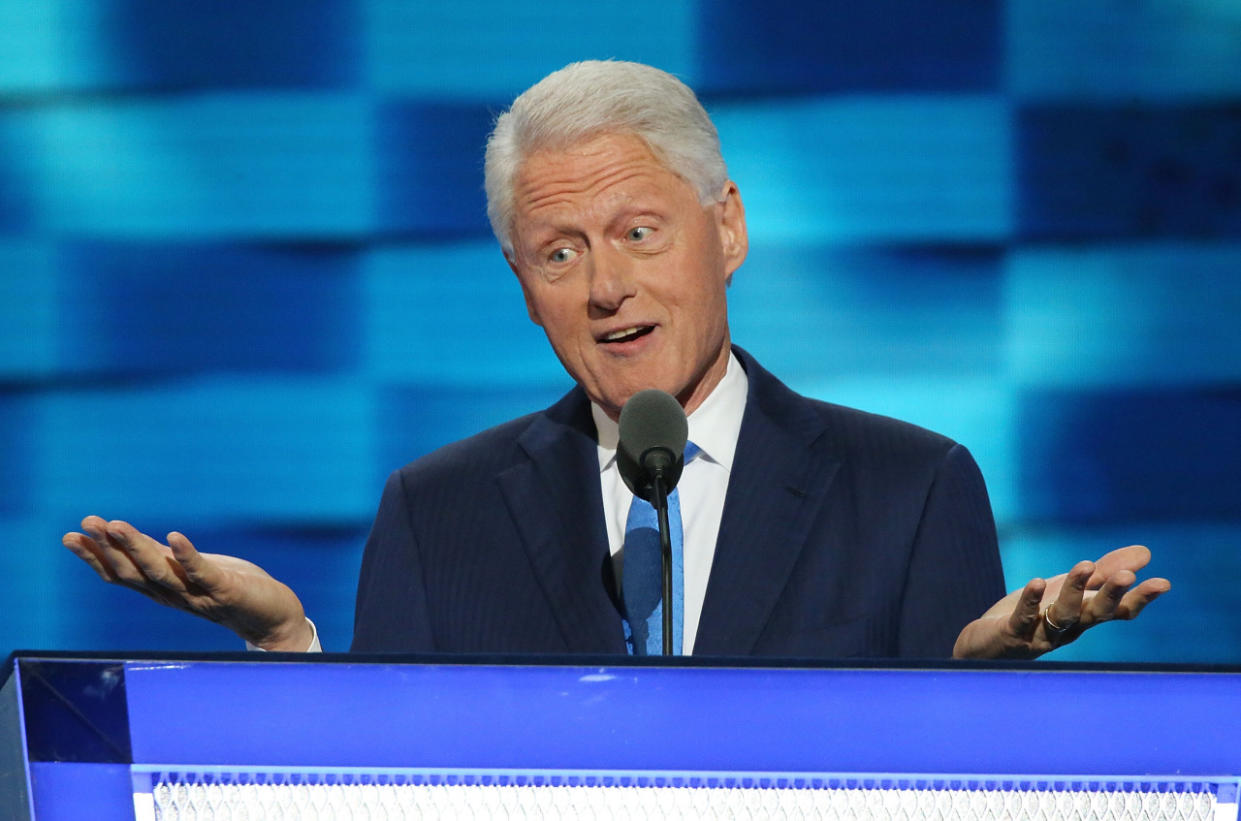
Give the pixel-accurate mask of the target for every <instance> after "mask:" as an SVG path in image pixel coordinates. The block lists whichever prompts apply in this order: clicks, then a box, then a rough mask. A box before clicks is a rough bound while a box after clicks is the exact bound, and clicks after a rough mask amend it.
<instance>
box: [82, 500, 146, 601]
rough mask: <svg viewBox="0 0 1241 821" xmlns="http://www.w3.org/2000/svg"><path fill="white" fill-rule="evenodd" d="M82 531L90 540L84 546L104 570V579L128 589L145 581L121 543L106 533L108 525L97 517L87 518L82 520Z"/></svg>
mask: <svg viewBox="0 0 1241 821" xmlns="http://www.w3.org/2000/svg"><path fill="white" fill-rule="evenodd" d="M82 529H83V530H85V531H86V533H87V534H88V535H87V537H86V538H89V539H90V540H91V543H90V544H89V545H86V546H87V547H88V548H90V549H91V550H92V552H93V553H94V555H95V557H96V558H97V559H98V560H99V562H100V564H101V565H102V567H103V568H104V569H105V572H104V579H105V580H107V581H109V582H115V583H117V584H124V585H128V586H130V587H140V586H141V585H142V584H143V583H144V582H145V581H146V579H145V578H144V576H143V574H142V571H141V569H140V568H139V567H138V566H137V565H135V563H134V560H133V558H132V557H131V556H129V555H128V554H127V553H126V552H125V550H124V548H123V546H122V545H121V543H120V542H119V541H118V540H117V539H116V538H115V537H114V536H113V535H112V534H111V533H109V532H108V523H107V522H105V521H104V520H103V519H102V518H100V517H98V516H87V517H86V518H84V519H83V520H82Z"/></svg>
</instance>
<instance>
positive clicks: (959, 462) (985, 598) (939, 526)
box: [897, 445, 1004, 659]
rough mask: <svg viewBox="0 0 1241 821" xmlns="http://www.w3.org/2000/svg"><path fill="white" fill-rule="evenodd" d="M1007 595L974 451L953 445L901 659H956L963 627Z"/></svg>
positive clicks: (932, 503) (904, 614) (905, 624)
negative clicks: (958, 639) (952, 657)
mask: <svg viewBox="0 0 1241 821" xmlns="http://www.w3.org/2000/svg"><path fill="white" fill-rule="evenodd" d="M1003 595H1004V574H1003V570H1002V568H1001V566H1000V552H999V546H998V544H997V542H996V533H995V519H994V517H993V516H992V513H991V502H990V500H989V499H988V498H987V488H986V485H985V483H984V482H983V478H982V473H981V472H980V471H979V469H978V465H977V464H976V463H975V462H974V459H973V457H972V456H970V453H969V451H968V450H966V449H965V448H964V447H963V446H961V445H953V447H952V448H951V449H950V450H949V451H948V452H947V454H946V455H945V457H944V459H943V461H942V462H941V463H940V465H939V469H938V471H937V473H936V476H935V479H934V482H933V484H932V485H931V488H930V491H929V492H928V494H927V498H926V505H925V507H924V508H923V512H922V517H921V520H920V522H919V524H918V530H917V534H916V536H915V539H914V546H913V551H912V553H911V555H910V563H909V571H908V575H907V576H906V579H905V588H904V595H903V598H902V606H901V614H900V627H899V633H898V636H899V639H898V644H899V647H898V652H897V655H898V656H900V657H902V658H927V659H930V658H948V657H951V656H952V647H953V644H954V643H955V642H956V639H957V635H958V634H959V633H960V632H961V629H962V628H963V627H964V626H965V625H966V624H968V623H969V622H971V621H973V620H974V619H976V618H978V617H979V616H981V615H982V613H983V611H985V610H986V609H987V608H988V607H990V606H991V605H993V604H995V602H996V601H998V600H999V599H1000V598H1001V597H1003Z"/></svg>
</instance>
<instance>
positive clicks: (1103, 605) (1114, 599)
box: [1082, 570, 1138, 627]
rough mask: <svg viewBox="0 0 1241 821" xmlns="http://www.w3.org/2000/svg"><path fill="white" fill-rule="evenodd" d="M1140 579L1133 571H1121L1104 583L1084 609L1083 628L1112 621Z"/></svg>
mask: <svg viewBox="0 0 1241 821" xmlns="http://www.w3.org/2000/svg"><path fill="white" fill-rule="evenodd" d="M1137 580H1138V577H1137V576H1135V575H1133V572H1132V571H1129V570H1121V571H1118V572H1117V573H1115V574H1113V575H1112V577H1111V578H1110V579H1108V580H1107V581H1105V582H1104V583H1103V586H1102V587H1100V588H1099V590H1098V592H1097V593H1095V595H1094V596H1092V597H1091V599H1090V601H1089V603H1088V604H1087V605H1086V607H1084V608H1082V626H1083V627H1089V626H1091V625H1092V624H1098V623H1099V622H1104V621H1110V620H1111V619H1112V617H1113V615H1114V614H1115V613H1116V608H1117V607H1119V606H1120V600H1121V598H1123V597H1124V595H1125V592H1126V591H1128V589H1129V588H1130V587H1132V586H1133V583H1134V582H1136V581H1137Z"/></svg>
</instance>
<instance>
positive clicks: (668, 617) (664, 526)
mask: <svg viewBox="0 0 1241 821" xmlns="http://www.w3.org/2000/svg"><path fill="white" fill-rule="evenodd" d="M651 485H652V487H651V489H652V490H653V491H654V492H653V494H652V495H653V496H654V499H652V501H653V502H654V503H655V513H656V514H657V515H658V517H659V558H660V559H661V560H662V561H661V564H662V565H663V576H664V655H665V656H671V655H672V653H673V647H672V531H671V530H670V529H669V527H668V491H667V489H666V488H665V487H664V472H663V471H662V470H657V471H655V475H654V477H653V479H652V482H651Z"/></svg>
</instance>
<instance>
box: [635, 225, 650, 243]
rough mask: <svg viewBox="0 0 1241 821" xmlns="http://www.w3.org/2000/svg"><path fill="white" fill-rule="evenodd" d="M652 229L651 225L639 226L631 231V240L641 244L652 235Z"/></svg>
mask: <svg viewBox="0 0 1241 821" xmlns="http://www.w3.org/2000/svg"><path fill="white" fill-rule="evenodd" d="M652 230H654V229H652V228H651V227H650V226H649V225H637V226H634V227H633V228H630V229H629V239H630V240H631V241H633V242H641V241H642V240H644V239H646V238H647V237H649V236H650V235H651V231H652Z"/></svg>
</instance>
